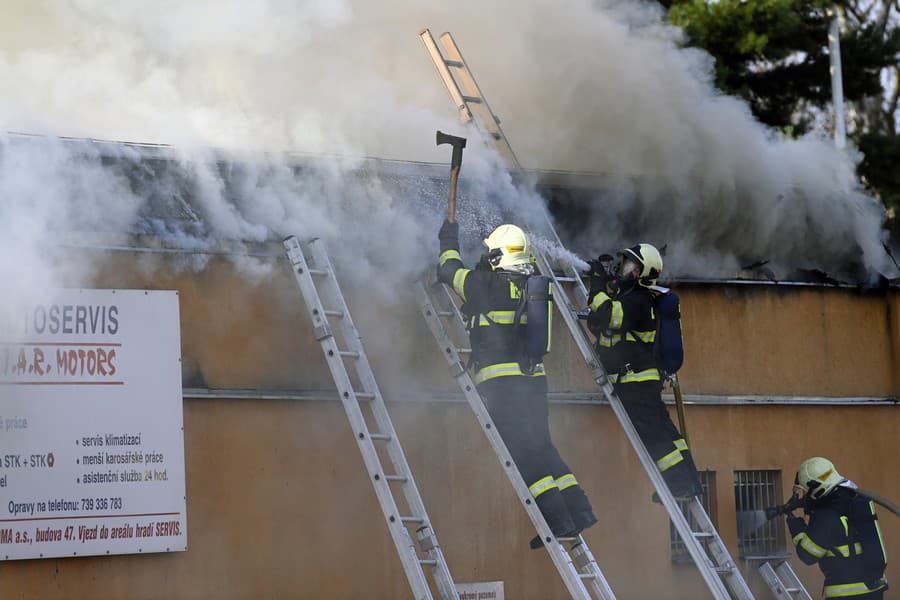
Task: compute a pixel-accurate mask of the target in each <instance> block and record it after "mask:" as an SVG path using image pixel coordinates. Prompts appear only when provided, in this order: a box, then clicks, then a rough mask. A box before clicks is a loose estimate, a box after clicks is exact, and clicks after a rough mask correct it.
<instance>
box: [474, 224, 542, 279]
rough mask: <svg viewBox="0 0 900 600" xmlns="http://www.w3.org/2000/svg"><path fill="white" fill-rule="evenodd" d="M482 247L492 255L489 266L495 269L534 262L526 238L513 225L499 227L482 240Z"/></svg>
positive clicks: (519, 229)
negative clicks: (485, 247)
mask: <svg viewBox="0 0 900 600" xmlns="http://www.w3.org/2000/svg"><path fill="white" fill-rule="evenodd" d="M484 245H485V246H487V248H488V251H489V252H492V253H493V254H494V256H492V257H491V265H492V266H493V267H494V268H495V269H505V268H508V267H514V266H517V265H525V264H530V263H532V262H533V261H534V258H533V257H532V255H531V245H530V244H529V242H528V236H527V235H525V232H524V231H522V229H521V228H520V227H517V226H515V225H510V224H505V225H501V226H500V227H498V228H497V229H495V230H494V231H493V232H492V233H491V235H489V236H487V237H486V238H485V239H484ZM497 251H499V254H498V252H497Z"/></svg>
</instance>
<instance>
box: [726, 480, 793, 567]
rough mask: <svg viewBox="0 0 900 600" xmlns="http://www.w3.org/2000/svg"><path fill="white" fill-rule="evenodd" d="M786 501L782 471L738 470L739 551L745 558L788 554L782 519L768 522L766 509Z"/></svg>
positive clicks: (736, 490)
mask: <svg viewBox="0 0 900 600" xmlns="http://www.w3.org/2000/svg"><path fill="white" fill-rule="evenodd" d="M783 502H784V494H783V493H782V489H781V471H735V472H734V507H735V514H736V515H737V534H738V552H739V554H740V557H741V558H743V559H745V560H763V559H771V558H781V557H785V556H788V553H787V552H786V546H785V539H784V526H783V523H782V521H783V520H782V519H772V520H771V521H767V520H766V518H765V509H766V507H769V506H775V505H777V504H782V503H783Z"/></svg>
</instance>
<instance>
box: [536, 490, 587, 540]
mask: <svg viewBox="0 0 900 600" xmlns="http://www.w3.org/2000/svg"><path fill="white" fill-rule="evenodd" d="M536 503H537V506H538V508H539V509H540V510H541V514H542V515H544V519H546V520H547V525H548V526H549V527H550V531H551V532H552V533H553V535H554V536H555V537H569V536H571V535H575V534H574V531H575V522H574V521H573V520H572V515H570V514H569V509H568V508H566V502H565V500H563V497H562V494H561V493H560V492H559V490H558V489H556V490H549V491H547V492H544V493H543V494H541V495H540V496H538V497H537V499H536ZM528 545H529V546H530V547H531V548H532V549H537V548H540V547H541V546H543V540H541V536H539V535H537V536H535V537H534V538H533V539H532V540H531V542H529V544H528Z"/></svg>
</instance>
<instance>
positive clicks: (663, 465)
mask: <svg viewBox="0 0 900 600" xmlns="http://www.w3.org/2000/svg"><path fill="white" fill-rule="evenodd" d="M682 460H684V457H683V456H681V450H673V451H672V452H669V453H668V454H666V455H665V456H663V457H662V458H660V459H659V460H657V461H656V466H657V467H659V471H660V473H662V472H665V471H668V470H669V469H671V468H672V467H674V466H675V465H677V464H678V463H680V462H681V461H682Z"/></svg>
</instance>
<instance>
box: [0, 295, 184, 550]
mask: <svg viewBox="0 0 900 600" xmlns="http://www.w3.org/2000/svg"><path fill="white" fill-rule="evenodd" d="M182 418H183V413H182V397H181V340H180V330H179V317H178V294H177V292H170V291H143V290H57V291H55V292H53V293H52V294H51V295H48V297H47V298H45V299H42V300H40V301H35V302H31V303H28V304H27V305H23V306H19V307H17V308H14V309H10V310H9V312H8V313H6V314H3V315H0V560H12V559H21V558H42V557H43V558H46V557H57V556H84V555H92V554H104V555H105V554H137V553H143V552H168V551H175V550H185V549H187V515H186V510H185V486H184V429H183V426H182V425H183V420H182Z"/></svg>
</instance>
